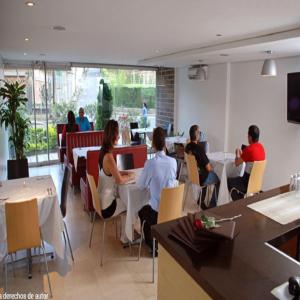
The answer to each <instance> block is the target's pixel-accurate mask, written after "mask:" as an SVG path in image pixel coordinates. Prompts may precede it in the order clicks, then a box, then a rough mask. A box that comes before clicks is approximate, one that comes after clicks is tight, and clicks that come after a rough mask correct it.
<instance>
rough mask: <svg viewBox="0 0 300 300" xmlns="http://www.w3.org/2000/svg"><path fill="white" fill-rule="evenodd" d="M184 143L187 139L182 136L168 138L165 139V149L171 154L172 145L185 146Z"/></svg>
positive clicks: (172, 150)
mask: <svg viewBox="0 0 300 300" xmlns="http://www.w3.org/2000/svg"><path fill="white" fill-rule="evenodd" d="M186 141H187V138H186V137H183V136H170V137H167V138H166V147H167V149H168V151H169V152H170V153H171V152H174V143H179V144H183V145H184V146H185V144H186Z"/></svg>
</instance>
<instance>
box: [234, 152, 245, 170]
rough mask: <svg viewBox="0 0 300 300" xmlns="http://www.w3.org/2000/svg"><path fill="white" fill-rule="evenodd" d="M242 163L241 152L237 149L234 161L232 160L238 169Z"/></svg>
mask: <svg viewBox="0 0 300 300" xmlns="http://www.w3.org/2000/svg"><path fill="white" fill-rule="evenodd" d="M243 162H244V161H243V159H242V150H241V149H239V148H238V149H236V150H235V160H234V163H235V165H236V167H238V166H239V165H240V164H242V163H243Z"/></svg>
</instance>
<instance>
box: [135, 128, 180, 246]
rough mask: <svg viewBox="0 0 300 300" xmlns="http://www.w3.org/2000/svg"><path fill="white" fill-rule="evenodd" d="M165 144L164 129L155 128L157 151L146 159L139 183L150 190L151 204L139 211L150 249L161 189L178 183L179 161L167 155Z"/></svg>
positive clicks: (154, 135) (154, 145) (154, 146)
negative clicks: (152, 227) (152, 156)
mask: <svg viewBox="0 0 300 300" xmlns="http://www.w3.org/2000/svg"><path fill="white" fill-rule="evenodd" d="M165 145H166V142H165V132H164V130H163V129H162V128H161V127H157V128H155V129H154V131H153V139H152V147H153V149H154V151H155V152H156V153H155V157H154V158H152V159H150V160H148V161H146V163H145V166H144V169H143V171H142V173H141V176H140V177H139V179H138V183H137V184H138V187H139V188H141V189H149V190H150V196H151V199H150V204H148V205H145V206H144V207H143V208H142V209H141V210H140V211H139V217H140V220H141V224H143V221H145V225H144V236H145V242H146V244H147V245H148V246H149V247H150V251H152V236H151V226H152V225H155V224H156V223H157V215H158V209H159V202H160V193H161V190H162V189H163V188H166V187H174V186H176V184H177V180H176V171H177V163H176V160H175V159H174V158H172V157H169V156H167V155H166V153H165V151H164V149H165Z"/></svg>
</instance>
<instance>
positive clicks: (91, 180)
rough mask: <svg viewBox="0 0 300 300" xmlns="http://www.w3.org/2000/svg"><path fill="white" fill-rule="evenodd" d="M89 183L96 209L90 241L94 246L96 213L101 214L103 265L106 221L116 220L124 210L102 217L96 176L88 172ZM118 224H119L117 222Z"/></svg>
mask: <svg viewBox="0 0 300 300" xmlns="http://www.w3.org/2000/svg"><path fill="white" fill-rule="evenodd" d="M86 176H87V179H88V182H89V185H90V189H91V194H92V199H93V206H94V209H95V211H94V212H93V223H92V229H91V234H90V243H89V247H90V248H91V246H92V237H93V232H94V225H95V219H96V213H97V214H98V215H99V217H100V218H101V219H102V221H103V227H102V243H101V260H100V265H101V267H102V266H103V252H104V237H105V228H106V223H107V222H109V221H111V220H114V219H116V218H119V217H120V216H121V215H122V214H123V212H122V213H121V214H118V215H114V216H112V217H111V218H105V219H104V218H103V217H102V209H101V201H100V195H99V193H98V191H97V187H96V183H95V180H94V177H93V176H92V175H90V174H88V173H87V174H86ZM116 226H117V224H116Z"/></svg>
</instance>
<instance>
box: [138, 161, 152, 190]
mask: <svg viewBox="0 0 300 300" xmlns="http://www.w3.org/2000/svg"><path fill="white" fill-rule="evenodd" d="M149 166H150V165H149V161H147V162H146V163H145V166H144V168H143V170H142V173H141V175H140V176H139V179H138V182H137V186H138V187H139V188H140V189H147V188H148V187H149V183H150V174H149Z"/></svg>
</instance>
